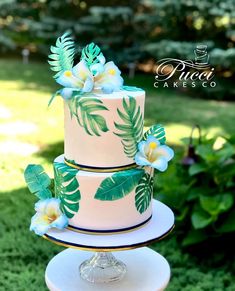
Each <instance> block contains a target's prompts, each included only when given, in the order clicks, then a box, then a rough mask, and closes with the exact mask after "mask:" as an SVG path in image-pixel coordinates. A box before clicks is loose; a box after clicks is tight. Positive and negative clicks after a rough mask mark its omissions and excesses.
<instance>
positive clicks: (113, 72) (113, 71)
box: [108, 69, 116, 75]
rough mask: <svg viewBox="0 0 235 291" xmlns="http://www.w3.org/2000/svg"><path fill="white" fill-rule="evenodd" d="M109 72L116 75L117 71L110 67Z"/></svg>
mask: <svg viewBox="0 0 235 291" xmlns="http://www.w3.org/2000/svg"><path fill="white" fill-rule="evenodd" d="M108 72H109V74H110V75H115V74H116V71H115V70H114V69H109V71H108Z"/></svg>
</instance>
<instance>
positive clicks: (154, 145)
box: [149, 141, 157, 150]
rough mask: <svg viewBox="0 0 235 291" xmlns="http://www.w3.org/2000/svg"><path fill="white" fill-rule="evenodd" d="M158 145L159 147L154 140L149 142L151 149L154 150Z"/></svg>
mask: <svg viewBox="0 0 235 291" xmlns="http://www.w3.org/2000/svg"><path fill="white" fill-rule="evenodd" d="M156 147H157V144H156V143H155V142H154V141H152V142H150V143H149V148H150V149H151V150H154V149H155V148H156Z"/></svg>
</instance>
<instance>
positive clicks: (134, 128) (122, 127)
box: [114, 97, 143, 158]
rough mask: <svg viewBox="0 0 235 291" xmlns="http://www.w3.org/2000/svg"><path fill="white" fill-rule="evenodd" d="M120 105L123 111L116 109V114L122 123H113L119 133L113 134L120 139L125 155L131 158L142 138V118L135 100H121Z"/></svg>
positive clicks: (129, 98)
mask: <svg viewBox="0 0 235 291" xmlns="http://www.w3.org/2000/svg"><path fill="white" fill-rule="evenodd" d="M122 104H123V111H121V110H120V109H117V112H118V115H119V116H120V118H121V119H122V121H123V123H116V122H114V125H115V127H116V129H118V130H119V131H120V132H115V134H116V135H117V136H119V137H121V138H122V141H121V143H122V145H123V147H124V152H125V154H126V155H127V156H128V157H129V158H133V157H134V156H135V154H136V152H137V145H138V143H139V142H140V141H141V140H142V136H143V116H142V113H141V110H140V106H137V104H136V100H135V98H133V97H128V99H125V98H123V101H122Z"/></svg>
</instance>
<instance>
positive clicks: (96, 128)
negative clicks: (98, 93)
mask: <svg viewBox="0 0 235 291" xmlns="http://www.w3.org/2000/svg"><path fill="white" fill-rule="evenodd" d="M75 106H76V108H78V112H79V113H77V114H76V117H77V121H78V123H79V124H80V125H81V126H82V127H83V128H84V129H85V131H86V132H87V133H88V134H89V135H97V136H100V132H107V131H108V130H109V129H108V127H107V124H106V121H105V119H104V117H103V116H102V115H99V114H97V111H103V110H108V109H107V108H106V107H105V106H104V105H103V102H102V100H100V99H98V98H79V99H77V103H76V105H75Z"/></svg>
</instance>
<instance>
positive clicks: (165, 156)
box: [135, 135, 174, 172]
mask: <svg viewBox="0 0 235 291" xmlns="http://www.w3.org/2000/svg"><path fill="white" fill-rule="evenodd" d="M138 150H139V151H138V152H137V153H136V155H135V162H136V164H137V165H140V166H150V167H153V168H155V169H157V170H159V171H161V172H164V171H165V170H166V169H167V167H168V162H169V161H170V160H171V159H172V158H173V156H174V151H173V150H172V149H171V148H170V147H168V146H166V145H161V144H160V142H159V141H158V140H157V139H156V138H155V137H154V136H151V135H149V136H148V138H147V140H146V141H141V142H140V143H139V144H138Z"/></svg>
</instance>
